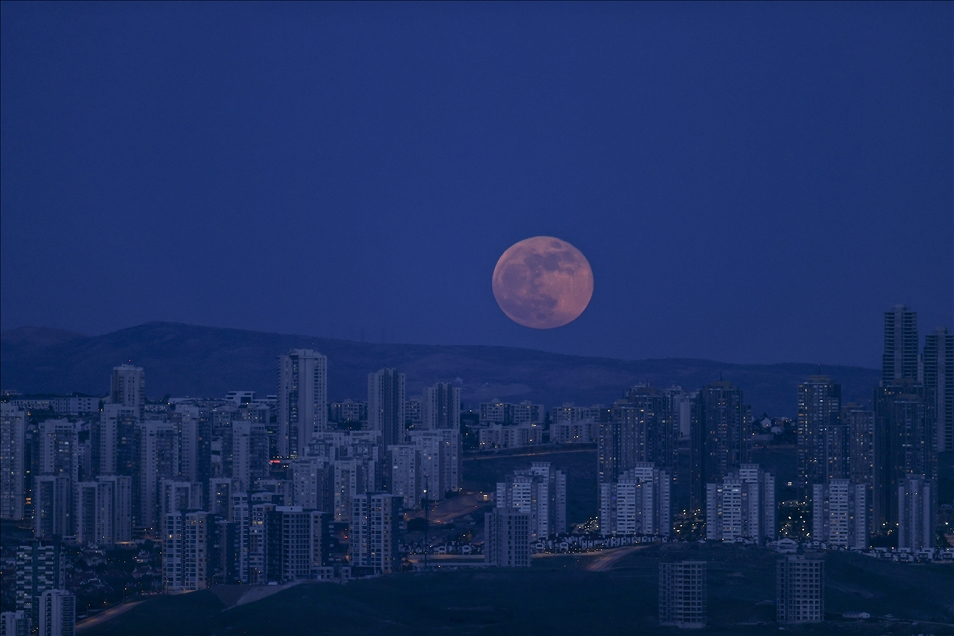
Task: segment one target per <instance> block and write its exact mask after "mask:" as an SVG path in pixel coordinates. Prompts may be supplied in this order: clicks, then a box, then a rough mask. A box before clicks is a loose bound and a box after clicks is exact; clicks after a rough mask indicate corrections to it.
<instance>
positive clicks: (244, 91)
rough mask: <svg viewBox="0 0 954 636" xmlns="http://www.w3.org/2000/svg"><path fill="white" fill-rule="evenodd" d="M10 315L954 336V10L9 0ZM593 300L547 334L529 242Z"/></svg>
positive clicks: (867, 339) (791, 337)
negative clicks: (578, 274)
mask: <svg viewBox="0 0 954 636" xmlns="http://www.w3.org/2000/svg"><path fill="white" fill-rule="evenodd" d="M0 10H2V37H0V46H2V56H0V60H2V74H0V80H2V105H0V106H2V107H0V118H2V180H0V184H2V185H0V197H2V198H0V205H2V229H0V237H2V250H0V256H2V270H0V272H2V284H0V293H2V303H0V307H2V312H0V313H2V327H3V329H10V328H14V327H18V326H22V325H37V326H48V327H56V328H61V329H69V330H73V331H79V332H82V333H87V334H100V333H105V332H109V331H112V330H115V329H119V328H123V327H129V326H133V325H136V324H140V323H143V322H148V321H154V320H170V321H178V322H186V323H192V324H202V325H211V326H221V327H239V328H247V329H254V330H262V331H274V332H284V333H302V334H308V335H316V336H328V337H338V338H349V339H359V338H360V337H361V335H362V334H363V336H364V338H365V339H366V340H369V341H378V342H380V341H387V342H410V343H433V344H493V345H513V346H522V347H532V348H538V349H544V350H548V351H559V352H566V353H575V354H586V355H602V356H612V357H622V358H654V357H700V358H711V359H717V360H722V361H727V362H821V363H828V364H857V365H864V366H869V367H878V366H879V365H880V354H881V347H882V320H883V318H882V314H883V312H884V311H885V310H886V309H888V308H889V307H891V306H892V305H894V304H896V303H905V304H907V305H909V306H910V307H912V308H913V309H915V310H917V311H918V312H919V318H920V325H921V331H922V333H924V332H926V331H928V330H933V329H934V328H935V327H938V326H948V327H954V309H952V306H954V208H952V205H954V204H952V200H954V177H952V175H954V154H952V147H954V143H952V139H954V127H952V120H954V97H952V95H954V62H952V60H954V44H952V39H954V38H952V33H954V5H952V4H951V3H933V4H917V3H907V4H887V3H878V4H861V3H851V4H820V3H797V4H794V3H785V4H783V3H773V4H751V3H744V4H718V3H709V4H702V3H698V4H670V3H658V4H567V3H561V4H540V3H536V4H499V3H498V4H451V3H445V4H436V3H434V4H370V3H357V4H327V3H322V4H286V5H281V4H273V3H268V4H232V5H227V4H212V3H208V4H116V3H105V4H81V3H70V4H49V3H35V4H27V3H11V2H6V3H3V4H2V9H0ZM535 235H552V236H556V237H559V238H561V239H563V240H566V241H569V242H570V243H572V244H573V245H575V246H576V247H578V248H579V249H580V250H581V251H582V252H583V253H584V254H585V255H586V257H587V258H588V259H589V261H590V263H591V264H592V266H593V270H594V275H595V291H594V295H593V300H592V302H591V303H590V306H589V308H588V309H587V310H586V312H584V314H583V315H582V316H581V317H580V318H579V319H578V320H576V321H575V322H573V323H571V324H570V325H568V326H566V327H562V328H559V329H555V330H549V331H535V330H531V329H527V328H525V327H521V326H519V325H517V324H515V323H513V322H511V321H510V320H509V319H508V318H507V317H506V316H505V315H504V314H503V313H502V312H501V311H500V309H499V308H498V307H497V305H496V303H495V301H494V297H493V293H492V291H491V274H492V272H493V268H494V265H495V263H496V260H497V258H498V257H499V256H500V254H501V253H502V252H503V251H504V250H505V249H506V248H507V247H509V246H510V245H511V244H513V243H515V242H517V241H519V240H521V239H524V238H527V237H530V236H535Z"/></svg>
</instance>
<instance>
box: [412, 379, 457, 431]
mask: <svg viewBox="0 0 954 636" xmlns="http://www.w3.org/2000/svg"><path fill="white" fill-rule="evenodd" d="M421 421H422V423H423V425H424V428H426V429H429V430H435V429H439V428H445V429H453V430H459V429H460V389H459V388H458V387H455V386H454V385H453V384H451V383H450V382H438V383H437V384H435V385H434V386H429V387H425V389H424V395H423V396H422V399H421Z"/></svg>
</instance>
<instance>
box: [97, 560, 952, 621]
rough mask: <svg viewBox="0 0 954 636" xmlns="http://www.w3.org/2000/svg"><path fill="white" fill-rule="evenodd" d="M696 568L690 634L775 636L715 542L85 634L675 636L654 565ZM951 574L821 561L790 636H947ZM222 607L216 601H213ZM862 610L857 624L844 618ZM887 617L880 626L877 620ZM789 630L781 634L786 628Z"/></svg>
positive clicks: (205, 603) (166, 617)
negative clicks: (702, 592)
mask: <svg viewBox="0 0 954 636" xmlns="http://www.w3.org/2000/svg"><path fill="white" fill-rule="evenodd" d="M682 559H692V560H702V561H706V562H707V563H708V576H707V591H708V617H709V623H710V624H709V627H708V628H706V629H703V630H699V631H695V632H693V633H696V634H733V635H740V636H741V635H752V636H754V635H756V634H773V633H775V634H777V633H779V625H778V623H776V622H775V606H774V600H775V560H776V555H775V553H774V552H772V551H771V550H768V549H766V548H758V547H741V546H736V545H719V544H715V545H712V544H698V543H693V544H670V545H659V544H656V545H653V546H650V547H646V548H644V549H641V550H638V551H636V552H634V553H632V554H630V555H628V556H624V557H623V558H621V559H620V560H619V561H617V562H616V563H615V565H614V566H613V567H612V568H611V569H608V570H605V571H590V570H589V569H588V568H591V567H593V564H594V557H593V556H553V557H542V558H536V559H534V560H533V567H531V568H527V569H522V570H519V569H510V570H508V569H483V568H477V569H472V570H469V571H465V570H459V571H451V572H434V573H427V574H411V573H405V574H397V575H393V576H386V577H380V578H377V579H370V580H360V581H354V582H351V583H348V584H347V585H338V584H335V583H317V584H307V583H306V584H301V585H296V586H294V587H291V588H289V589H286V590H283V591H281V592H278V593H277V594H275V595H273V596H269V597H268V598H265V599H263V600H260V601H257V602H253V603H248V604H245V605H238V606H235V607H231V608H228V609H227V605H226V604H227V603H228V604H231V603H234V602H235V601H234V596H235V595H234V594H233V595H231V597H230V595H229V594H216V593H214V592H212V591H202V592H195V593H192V594H184V595H180V596H165V597H158V598H154V599H151V600H148V601H146V602H145V603H143V604H142V605H140V606H138V607H135V608H133V609H132V610H131V611H129V612H128V613H126V614H123V615H121V616H118V617H116V618H114V619H113V620H111V621H109V622H107V623H104V624H102V625H100V626H97V627H94V628H91V629H89V630H88V631H85V632H84V633H85V634H88V636H107V635H116V636H119V635H120V634H122V635H124V636H133V635H136V636H149V635H159V634H162V635H165V634H179V635H180V636H211V635H213V634H214V635H215V636H233V635H235V636H237V635H239V634H242V635H246V636H252V635H261V636H265V635H267V634H286V635H289V636H295V635H299V634H302V635H303V634H308V635H309V636H314V635H319V634H336V635H342V636H343V635H349V634H351V635H358V634H361V635H367V634H389V635H390V634H394V635H400V634H407V635H411V634H414V635H419V634H486V635H488V636H489V635H491V634H493V635H494V636H503V635H508V634H512V635H515V636H516V635H520V636H524V635H531V634H539V635H546V636H553V635H555V634H582V635H590V634H606V635H608V636H616V635H617V634H619V635H622V634H642V635H646V636H649V635H659V634H675V633H679V632H680V630H677V629H674V628H664V627H659V626H658V625H657V599H658V594H659V591H658V590H659V588H658V581H659V577H658V567H659V562H660V561H663V560H665V561H673V560H682ZM950 583H951V566H944V565H909V564H899V563H890V562H879V561H877V560H875V559H871V558H868V557H863V556H858V555H854V554H849V553H840V552H830V553H828V555H827V556H826V585H827V593H826V595H825V610H826V615H827V618H829V620H828V621H827V622H826V623H824V624H818V625H806V626H803V627H800V628H796V629H794V631H797V632H798V633H802V634H854V635H861V634H871V635H874V634H926V633H931V634H954V626H952V625H951V621H952V620H954V606H952V602H951V601H952V599H951V596H950ZM223 601H224V602H223ZM852 611H854V612H868V613H870V614H871V615H872V616H873V617H874V618H872V619H870V620H867V621H859V620H846V619H843V618H842V616H841V615H842V614H843V613H845V612H852ZM889 614H890V615H893V618H884V617H886V616H887V615H889ZM789 629H791V628H789Z"/></svg>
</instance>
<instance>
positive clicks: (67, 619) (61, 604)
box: [39, 590, 76, 636]
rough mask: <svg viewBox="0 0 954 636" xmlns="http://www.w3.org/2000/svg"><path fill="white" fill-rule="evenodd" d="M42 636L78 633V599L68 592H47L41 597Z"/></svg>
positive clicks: (68, 635)
mask: <svg viewBox="0 0 954 636" xmlns="http://www.w3.org/2000/svg"><path fill="white" fill-rule="evenodd" d="M39 623H40V635H39V636H73V635H74V634H75V633H76V597H75V596H73V595H72V594H70V593H69V592H67V591H66V590H47V591H46V592H43V595H42V596H40V621H39Z"/></svg>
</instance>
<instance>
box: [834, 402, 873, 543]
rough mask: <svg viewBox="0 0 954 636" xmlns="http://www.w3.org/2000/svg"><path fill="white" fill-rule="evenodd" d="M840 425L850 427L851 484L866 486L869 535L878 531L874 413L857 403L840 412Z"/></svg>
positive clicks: (849, 465) (846, 406) (848, 405)
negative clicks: (875, 488) (874, 497)
mask: <svg viewBox="0 0 954 636" xmlns="http://www.w3.org/2000/svg"><path fill="white" fill-rule="evenodd" d="M841 423H842V425H843V426H846V427H847V428H848V481H849V482H851V483H853V484H864V486H865V489H866V495H865V507H866V510H867V512H866V517H867V519H868V534H869V535H870V534H872V533H873V532H876V531H877V528H876V527H875V515H874V509H873V507H872V506H873V501H872V499H873V494H874V483H875V463H874V458H875V452H874V434H875V414H874V411H872V410H871V409H866V408H864V407H862V406H859V405H858V404H846V405H845V406H844V407H842V409H841Z"/></svg>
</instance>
